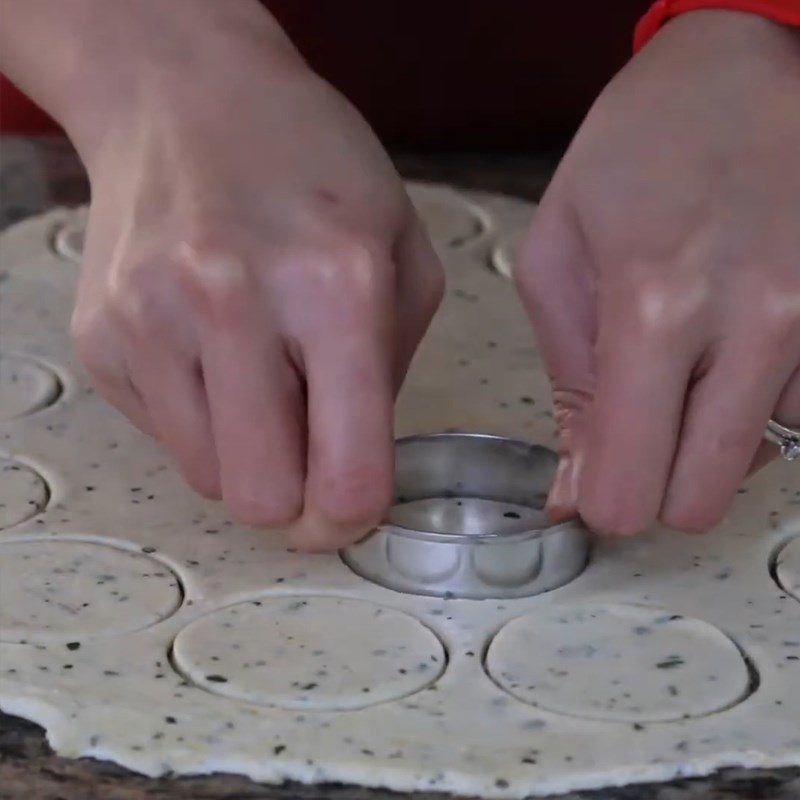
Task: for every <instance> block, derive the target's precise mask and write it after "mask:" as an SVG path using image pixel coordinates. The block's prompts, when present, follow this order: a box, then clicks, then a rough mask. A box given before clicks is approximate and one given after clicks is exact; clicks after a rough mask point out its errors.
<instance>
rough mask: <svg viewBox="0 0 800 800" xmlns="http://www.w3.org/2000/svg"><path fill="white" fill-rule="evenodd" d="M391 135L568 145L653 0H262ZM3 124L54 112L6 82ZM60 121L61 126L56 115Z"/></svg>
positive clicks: (450, 144) (16, 126)
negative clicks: (39, 109)
mask: <svg viewBox="0 0 800 800" xmlns="http://www.w3.org/2000/svg"><path fill="white" fill-rule="evenodd" d="M264 2H265V5H267V6H268V7H269V8H270V9H271V11H272V12H273V13H274V14H275V16H276V17H277V18H278V20H279V21H280V22H281V23H282V24H283V26H284V27H285V29H286V30H287V32H288V33H289V35H290V36H291V37H292V39H293V40H294V42H295V43H296V44H297V46H298V47H299V48H300V50H301V51H302V52H303V54H304V55H305V56H306V57H307V58H308V60H309V62H310V63H311V65H312V66H313V67H314V68H315V69H316V70H317V72H319V73H320V74H322V75H323V76H324V77H326V78H327V79H328V80H330V81H331V83H333V84H334V85H335V86H337V87H338V88H339V89H340V90H341V91H342V92H344V94H346V95H347V96H348V97H349V98H350V99H351V100H352V101H353V102H354V103H355V105H356V106H358V108H359V109H360V110H361V111H362V113H363V114H364V115H365V116H366V117H367V119H368V120H369V121H370V122H371V123H372V125H373V126H374V127H375V128H376V129H377V131H378V134H379V135H380V136H381V137H382V138H383V139H384V141H386V142H387V143H389V144H395V145H400V146H404V147H414V148H425V147H440V148H447V149H457V148H460V147H463V148H487V149H488V148H497V147H522V148H530V147H535V146H543V145H547V144H550V143H556V142H557V143H561V142H563V141H564V139H565V138H567V137H569V136H570V135H571V133H572V132H573V131H574V130H575V128H576V127H577V126H578V124H579V123H580V121H581V119H582V118H583V116H584V114H585V113H586V111H587V110H588V108H589V106H590V105H591V103H592V101H593V100H594V98H595V97H596V96H597V93H598V92H599V91H600V90H601V89H602V87H603V86H604V85H605V84H606V83H607V81H608V80H609V79H610V78H611V76H612V75H613V74H614V73H615V72H616V71H617V70H618V69H619V68H620V67H621V66H622V65H623V64H624V63H625V61H626V60H627V59H628V58H629V56H630V52H631V39H632V34H633V29H634V26H635V24H636V21H637V19H638V18H639V17H640V16H641V15H642V14H643V13H644V12H645V11H646V10H647V8H648V6H649V4H650V0H613V2H598V0H583V1H582V2H581V0H577V1H574V2H559V1H558V0H555V1H553V0H549V2H544V1H543V0H264ZM0 104H2V108H3V114H2V122H1V123H0V130H4V131H25V132H36V131H40V130H43V129H46V128H47V125H48V123H47V120H46V117H44V116H43V115H39V114H36V112H35V111H34V110H32V107H31V105H30V104H29V103H27V102H26V101H25V100H24V99H23V98H21V96H20V95H19V94H18V93H17V92H16V91H15V90H14V89H13V87H12V86H11V84H9V83H8V82H6V81H4V80H3V81H0ZM50 127H51V128H52V123H50Z"/></svg>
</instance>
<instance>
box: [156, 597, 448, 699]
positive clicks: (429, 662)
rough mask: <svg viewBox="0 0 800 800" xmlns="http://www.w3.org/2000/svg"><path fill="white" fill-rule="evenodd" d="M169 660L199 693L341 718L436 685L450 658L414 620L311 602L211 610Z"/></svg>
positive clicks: (342, 602)
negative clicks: (334, 715) (322, 713)
mask: <svg viewBox="0 0 800 800" xmlns="http://www.w3.org/2000/svg"><path fill="white" fill-rule="evenodd" d="M320 612H321V613H320ZM337 621H338V622H339V623H340V624H339V625H337V624H336V623H337ZM376 621H377V622H378V624H376ZM340 637H344V641H342V640H341V638H340ZM170 660H171V663H172V665H173V667H174V668H175V669H176V671H177V672H178V673H179V674H181V675H182V676H183V677H184V678H185V679H187V680H188V681H189V682H190V683H192V684H193V685H194V686H197V687H198V688H200V689H203V690H205V691H208V692H211V693H212V694H216V695H219V696H222V697H226V698H228V699H231V700H236V701H242V702H247V703H252V704H254V705H259V706H265V707H268V708H281V709H284V710H289V711H313V712H329V711H337V712H342V711H356V710H360V709H363V708H368V707H371V706H375V705H380V704H383V703H387V702H391V701H395V700H401V699H403V698H405V697H409V696H411V695H413V694H416V693H417V692H420V691H422V690H424V689H426V688H428V687H430V686H431V685H432V684H434V683H435V682H436V681H437V680H438V679H439V678H440V677H441V675H442V674H443V673H444V671H445V669H446V667H447V661H448V657H447V650H446V648H445V646H444V644H443V643H442V641H441V639H440V638H439V637H438V635H437V634H436V633H435V632H434V631H433V630H431V628H429V627H428V626H427V625H425V624H424V623H423V622H421V621H420V620H419V619H417V618H416V617H414V616H412V615H411V614H408V613H406V612H404V611H400V610H397V609H394V608H391V607H389V606H384V605H380V604H378V603H373V602H371V601H368V600H361V599H357V598H351V597H342V596H339V595H314V594H308V595H272V596H266V597H261V598H258V599H252V600H244V601H240V602H237V603H233V604H232V605H228V606H224V607H222V608H218V609H216V610H214V611H210V612H209V613H207V614H205V615H203V616H201V617H198V618H197V619H195V620H193V621H192V622H190V623H189V624H188V625H187V626H186V627H184V628H183V629H182V630H181V631H179V633H178V634H177V636H176V637H175V639H174V640H173V644H172V648H171V652H170ZM254 676H255V677H254Z"/></svg>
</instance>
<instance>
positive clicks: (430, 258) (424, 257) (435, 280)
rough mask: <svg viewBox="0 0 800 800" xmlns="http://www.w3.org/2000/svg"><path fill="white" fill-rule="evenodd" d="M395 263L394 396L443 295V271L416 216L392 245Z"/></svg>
mask: <svg viewBox="0 0 800 800" xmlns="http://www.w3.org/2000/svg"><path fill="white" fill-rule="evenodd" d="M394 260H395V264H396V265H397V282H396V293H395V296H396V303H395V306H396V309H397V332H396V338H395V342H396V344H395V355H394V387H395V392H397V391H399V390H400V387H401V386H402V383H403V381H404V380H405V376H406V373H407V372H408V368H409V366H410V364H411V360H412V358H413V357H414V353H415V352H416V349H417V346H418V345H419V343H420V341H421V340H422V337H423V336H424V335H425V332H426V331H427V330H428V326H429V325H430V323H431V320H432V319H433V316H434V314H435V313H436V310H437V309H438V308H439V304H440V303H441V301H442V295H443V294H444V271H443V270H442V265H441V262H440V261H439V256H437V255H436V252H435V251H434V249H433V245H432V244H431V242H430V239H429V238H428V234H427V233H426V231H425V228H424V227H423V225H422V223H421V222H420V221H419V219H418V218H417V216H416V215H414V216H413V218H412V219H411V221H410V223H409V225H408V227H407V229H406V230H405V231H404V232H403V234H402V235H401V236H400V238H399V239H398V241H397V244H396V245H395V250H394Z"/></svg>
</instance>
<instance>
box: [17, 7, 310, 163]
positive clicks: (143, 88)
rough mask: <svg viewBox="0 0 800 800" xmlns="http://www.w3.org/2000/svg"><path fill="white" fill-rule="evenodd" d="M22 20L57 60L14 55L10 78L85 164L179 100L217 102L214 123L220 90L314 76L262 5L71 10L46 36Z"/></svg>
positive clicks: (61, 12) (208, 106)
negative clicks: (116, 137) (107, 143)
mask: <svg viewBox="0 0 800 800" xmlns="http://www.w3.org/2000/svg"><path fill="white" fill-rule="evenodd" d="M18 1H20V0H18ZM36 2H38V0H33V3H34V8H35V5H36ZM38 10H39V12H40V15H41V11H42V9H41V8H40V9H38ZM20 13H21V14H22V19H20V20H15V21H16V22H19V24H20V27H21V28H22V29H23V30H24V29H26V28H27V25H28V23H30V26H31V28H32V34H33V35H34V36H35V37H37V38H40V39H43V40H44V41H43V44H44V46H45V47H47V46H48V45H51V44H52V45H53V48H52V50H53V52H52V53H51V55H50V56H49V57H46V58H44V59H41V63H38V64H37V63H36V62H34V61H33V60H29V59H28V56H27V55H26V54H25V53H24V52H22V51H21V52H20V53H19V54H16V53H12V59H11V61H12V63H11V64H10V67H11V69H10V77H11V78H12V80H15V81H16V82H17V83H19V85H20V86H21V87H22V88H23V90H24V91H27V92H28V93H29V94H30V95H31V96H32V98H33V99H34V100H35V101H36V102H38V103H39V104H40V105H41V106H42V107H43V108H44V109H45V110H46V111H47V112H48V113H50V114H51V115H52V116H53V117H54V118H55V119H56V120H57V121H58V122H59V123H60V124H61V125H62V126H63V127H64V129H65V130H66V132H67V134H68V135H69V136H70V138H71V139H72V140H73V142H74V143H75V145H76V147H77V148H78V150H79V152H80V154H81V156H82V157H84V160H86V158H87V157H90V156H91V154H92V153H93V151H94V150H95V149H96V148H97V147H99V146H100V145H101V144H102V142H103V141H104V140H106V139H107V138H109V136H112V135H113V132H114V131H116V130H119V129H120V128H121V127H122V126H125V125H132V124H136V123H137V121H138V122H141V120H143V119H146V115H147V114H148V113H152V112H153V110H154V109H164V108H167V109H168V108H170V107H171V104H172V102H173V100H174V102H175V103H176V104H177V105H178V106H180V104H181V102H183V99H184V98H185V99H186V101H187V102H191V101H192V100H193V99H194V100H195V101H196V102H197V103H198V104H201V105H202V104H203V99H204V98H212V99H210V100H209V101H208V102H207V103H206V104H205V106H206V113H209V114H213V113H214V112H213V107H212V106H213V97H214V91H215V88H214V87H215V86H220V87H221V90H222V91H225V89H224V88H222V87H224V86H226V85H227V87H228V91H230V88H231V86H235V85H236V83H237V81H238V80H239V79H240V77H241V75H242V74H243V73H246V72H247V71H248V70H250V71H252V70H253V69H254V68H255V69H258V70H260V71H262V72H264V73H266V74H269V73H270V72H273V71H274V72H275V73H279V72H281V71H286V70H290V69H291V70H304V69H307V68H306V67H305V66H304V62H303V60H302V58H301V56H300V54H299V53H298V52H297V50H296V49H295V48H294V46H293V45H292V43H291V42H290V40H289V39H288V37H287V36H286V35H285V34H284V32H283V31H282V30H281V28H280V26H279V25H278V23H277V22H276V21H275V20H274V19H273V17H272V16H271V15H270V14H269V13H268V12H267V11H266V10H265V9H264V8H263V7H262V6H261V5H260V4H259V3H258V2H256V0H227V1H226V2H224V3H221V2H218V1H217V0H170V2H167V3H165V2H162V0H114V2H113V3H105V2H102V1H101V2H97V0H64V5H63V7H61V8H60V9H59V12H57V13H56V14H55V16H56V19H55V20H53V21H52V22H51V23H49V24H48V26H47V27H45V28H44V29H42V27H41V24H40V23H39V21H38V20H31V19H28V18H25V12H20ZM17 55H18V57H17Z"/></svg>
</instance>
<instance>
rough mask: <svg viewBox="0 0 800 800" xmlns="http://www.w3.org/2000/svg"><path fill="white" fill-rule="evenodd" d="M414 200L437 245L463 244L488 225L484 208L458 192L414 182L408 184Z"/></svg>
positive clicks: (444, 246)
mask: <svg viewBox="0 0 800 800" xmlns="http://www.w3.org/2000/svg"><path fill="white" fill-rule="evenodd" d="M408 193H409V196H410V197H411V202H412V203H413V204H414V208H415V209H416V211H417V213H418V214H419V216H420V219H421V220H422V221H423V222H424V223H425V226H426V228H427V230H428V235H429V236H430V237H431V241H432V242H433V243H434V245H435V246H436V247H437V248H441V249H448V248H460V247H463V246H464V245H466V244H469V243H471V242H472V241H473V240H475V239H477V238H478V237H480V235H481V234H482V233H483V232H484V229H485V228H486V222H485V219H484V217H483V214H482V212H481V210H480V209H479V208H478V207H476V206H473V205H471V204H470V203H468V202H467V201H466V200H465V199H464V198H463V197H461V196H460V195H458V194H457V193H456V192H452V193H449V194H448V192H447V190H444V191H443V190H442V189H441V188H440V187H436V186H429V185H427V184H414V185H411V186H409V188H408Z"/></svg>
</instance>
